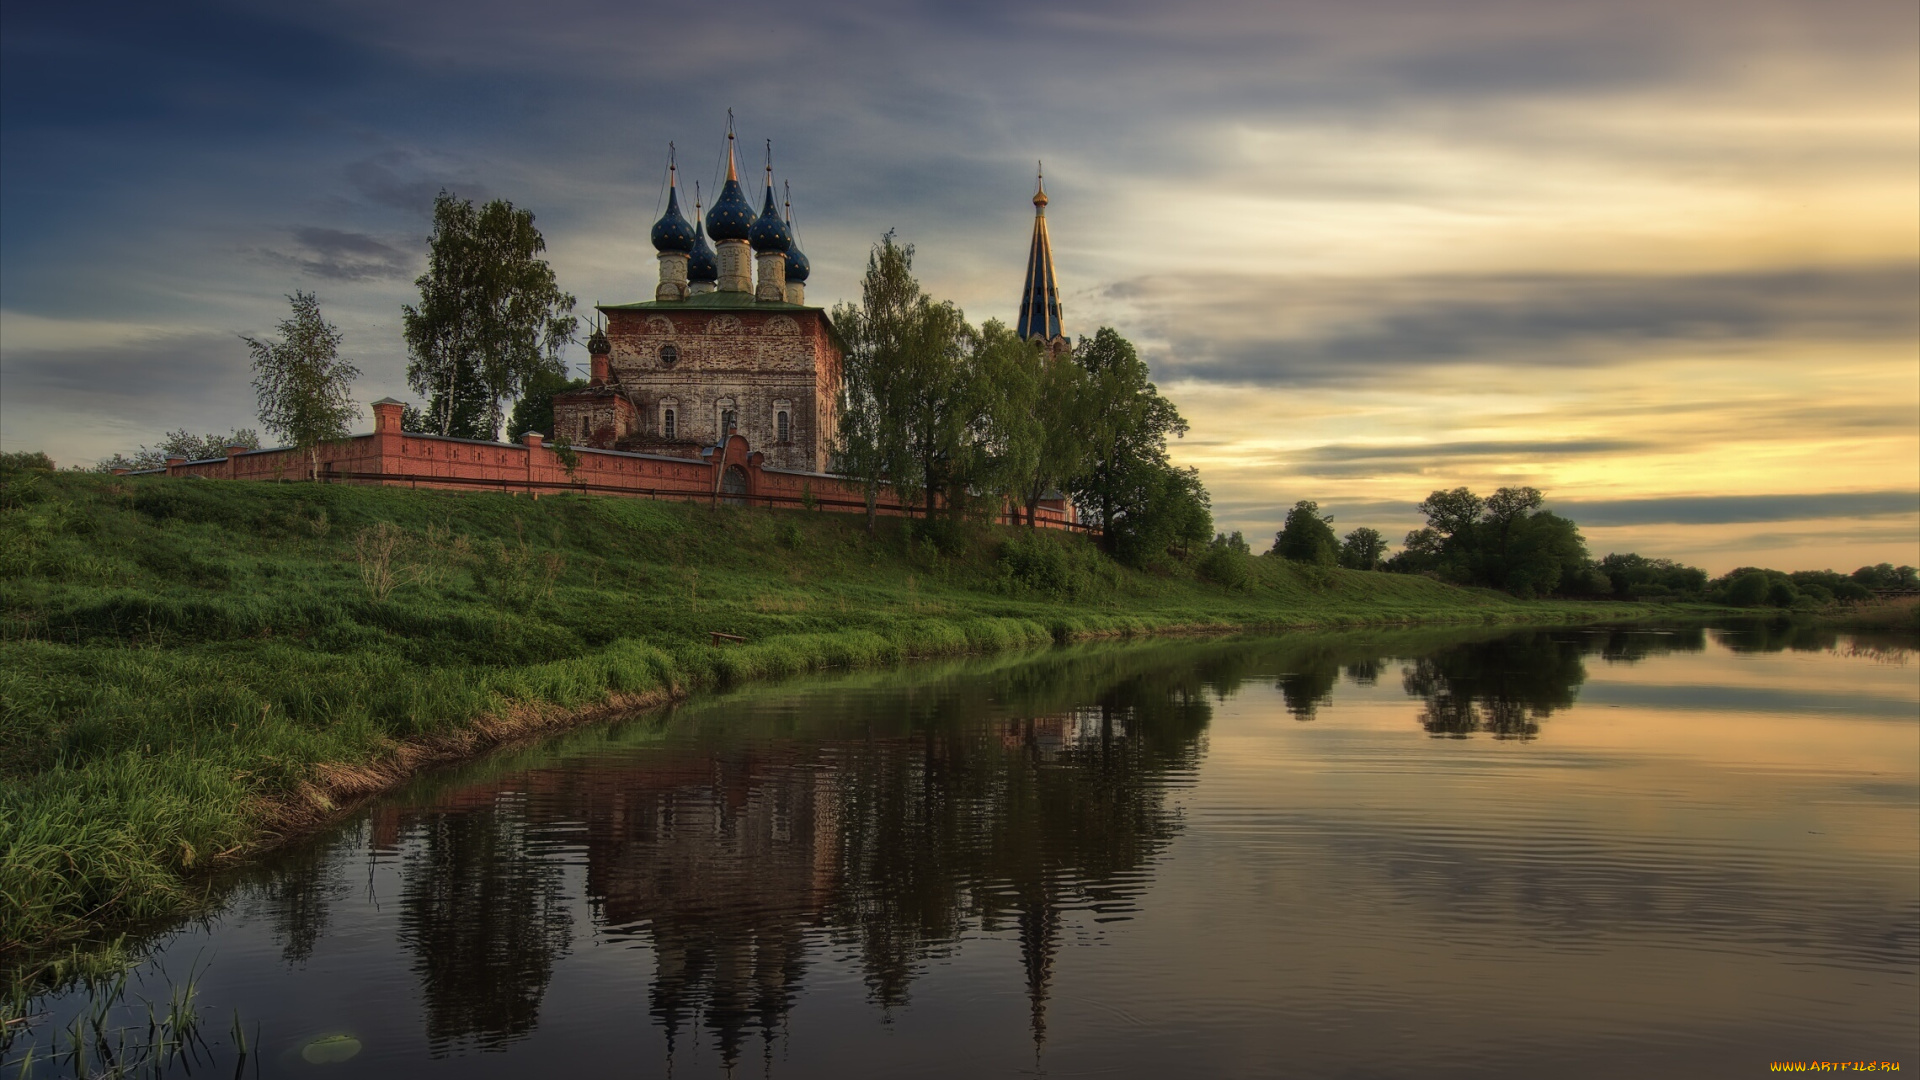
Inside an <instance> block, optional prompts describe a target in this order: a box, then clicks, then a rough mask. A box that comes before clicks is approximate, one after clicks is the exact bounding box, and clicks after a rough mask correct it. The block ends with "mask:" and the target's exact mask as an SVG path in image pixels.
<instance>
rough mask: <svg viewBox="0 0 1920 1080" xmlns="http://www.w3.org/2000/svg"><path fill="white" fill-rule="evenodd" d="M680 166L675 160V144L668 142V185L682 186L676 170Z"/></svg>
mask: <svg viewBox="0 0 1920 1080" xmlns="http://www.w3.org/2000/svg"><path fill="white" fill-rule="evenodd" d="M678 167H679V166H678V165H677V164H676V163H675V161H674V149H673V144H672V143H668V144H667V186H668V187H678V186H680V181H679V177H678V174H677V173H676V172H675V171H674V170H675V169H677V168H678Z"/></svg>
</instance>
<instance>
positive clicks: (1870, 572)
mask: <svg viewBox="0 0 1920 1080" xmlns="http://www.w3.org/2000/svg"><path fill="white" fill-rule="evenodd" d="M1545 504H1546V496H1545V495H1543V494H1542V493H1541V492H1540V491H1539V489H1537V488H1532V487H1503V488H1501V489H1499V490H1498V491H1496V492H1494V493H1493V494H1492V495H1490V496H1486V497H1484V498H1483V497H1481V496H1479V495H1476V494H1474V493H1473V492H1472V491H1471V490H1470V489H1468V488H1465V487H1458V488H1453V489H1451V490H1447V491H1435V492H1433V493H1431V494H1429V495H1428V496H1427V497H1426V498H1425V499H1423V500H1422V501H1421V502H1420V503H1419V504H1418V505H1417V507H1416V509H1418V510H1419V511H1420V513H1421V514H1422V515H1423V516H1424V517H1425V518H1426V519H1427V523H1426V525H1424V526H1423V527H1421V528H1418V529H1414V530H1412V531H1410V532H1408V533H1407V535H1406V538H1405V539H1404V540H1403V541H1402V546H1401V550H1400V551H1399V552H1397V553H1394V554H1392V555H1391V556H1389V555H1388V553H1387V552H1388V545H1387V543H1386V539H1385V537H1383V536H1382V535H1381V534H1380V531H1379V530H1377V529H1372V528H1365V527H1362V528H1358V529H1354V530H1353V531H1351V532H1349V533H1347V534H1346V536H1345V537H1339V536H1337V535H1336V534H1335V532H1334V529H1333V517H1332V515H1323V514H1322V513H1321V512H1320V506H1319V504H1318V503H1317V502H1314V501H1312V500H1308V499H1303V500H1301V501H1299V502H1297V503H1295V504H1294V505H1293V508H1292V509H1291V510H1289V511H1288V512H1287V516H1286V520H1285V523H1284V524H1283V526H1282V527H1281V529H1280V531H1279V532H1277V533H1275V534H1274V541H1273V547H1272V548H1271V549H1270V550H1269V552H1268V554H1269V555H1272V556H1275V557H1277V558H1284V559H1289V560H1291V561H1294V562H1299V563H1307V564H1311V565H1319V566H1342V567H1345V568H1347V569H1350V570H1378V571H1383V572H1386V573H1398V574H1425V575H1428V576H1430V577H1434V578H1438V579H1439V580H1442V581H1446V582H1450V583H1452V584H1456V585H1467V586H1476V587H1481V588H1490V589H1499V590H1500V591H1502V592H1507V593H1511V594H1513V595H1515V596H1519V597H1522V598H1529V597H1535V596H1561V597H1566V598H1570V599H1581V598H1585V599H1618V600H1665V599H1676V600H1700V601H1707V602H1711V603H1719V604H1726V605H1729V606H1732V607H1773V608H1793V607H1809V606H1824V605H1827V604H1831V603H1835V602H1841V603H1855V602H1858V601H1862V600H1867V599H1870V598H1872V597H1873V596H1875V595H1878V594H1883V593H1888V592H1913V591H1920V570H1916V569H1915V568H1914V567H1911V566H1894V565H1893V564H1891V563H1880V564H1878V565H1874V566H1862V567H1860V568H1859V569H1857V570H1855V571H1854V572H1853V573H1851V574H1841V573H1838V572H1836V571H1833V570H1796V571H1792V572H1787V571H1782V570H1771V569H1767V568H1765V567H1757V566H1742V567H1737V568H1735V569H1733V570H1730V571H1728V572H1727V573H1725V574H1722V575H1720V576H1719V577H1716V578H1710V577H1709V576H1708V574H1707V572H1706V571H1705V570H1703V569H1701V568H1700V567H1697V566H1688V565H1686V564H1684V563H1680V562H1677V561H1675V560H1673V559H1659V558H1647V557H1646V556H1643V555H1639V554H1637V553H1633V552H1628V553H1626V554H1615V553H1610V554H1608V555H1606V556H1605V557H1604V558H1600V559H1594V558H1593V557H1592V556H1591V555H1590V554H1589V553H1588V550H1587V543H1586V538H1585V537H1583V536H1581V534H1580V529H1579V526H1578V525H1576V524H1575V523H1574V522H1573V521H1571V520H1569V519H1567V518H1565V517H1562V516H1561V515H1559V514H1556V513H1554V512H1553V511H1551V510H1548V509H1546V508H1545ZM1239 536H1240V534H1239V533H1235V534H1233V536H1231V537H1217V538H1216V539H1215V541H1214V547H1216V548H1221V549H1225V548H1231V547H1232V546H1234V545H1235V544H1236V543H1237V544H1238V545H1239V547H1240V548H1241V549H1242V550H1246V544H1245V541H1244V540H1240V539H1239Z"/></svg>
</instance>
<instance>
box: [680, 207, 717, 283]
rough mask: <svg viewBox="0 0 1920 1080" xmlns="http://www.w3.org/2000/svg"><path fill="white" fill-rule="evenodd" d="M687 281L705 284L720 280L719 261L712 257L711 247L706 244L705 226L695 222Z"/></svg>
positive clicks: (688, 261)
mask: <svg viewBox="0 0 1920 1080" xmlns="http://www.w3.org/2000/svg"><path fill="white" fill-rule="evenodd" d="M696 216H698V215H696ZM687 280H688V281H707V282H717V281H719V280H720V260H719V259H718V258H716V257H714V254H713V245H712V244H709V243H707V230H706V226H704V225H702V224H701V223H699V222H695V223H694V226H693V254H692V256H691V257H690V258H688V259H687Z"/></svg>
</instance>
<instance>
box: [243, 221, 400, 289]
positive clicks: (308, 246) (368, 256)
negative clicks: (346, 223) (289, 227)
mask: <svg viewBox="0 0 1920 1080" xmlns="http://www.w3.org/2000/svg"><path fill="white" fill-rule="evenodd" d="M293 240H294V244H295V248H294V250H292V251H278V250H274V249H271V248H268V249H263V250H262V251H261V254H262V255H264V256H266V257H267V258H268V259H271V260H273V261H275V262H280V263H284V264H287V265H290V266H293V267H295V268H296V269H298V270H300V271H301V272H302V273H305V274H311V275H312V276H314V277H318V278H325V279H327V280H329V281H370V280H382V279H390V278H407V277H412V276H413V267H414V260H415V256H414V255H413V254H412V253H410V252H406V251H402V250H401V249H400V248H398V247H395V246H394V245H392V244H389V243H387V242H386V241H384V240H381V239H378V238H376V237H373V236H369V235H367V234H366V233H360V232H349V231H347V230H344V229H328V228H322V227H320V226H318V225H303V226H301V227H299V228H296V229H294V230H293Z"/></svg>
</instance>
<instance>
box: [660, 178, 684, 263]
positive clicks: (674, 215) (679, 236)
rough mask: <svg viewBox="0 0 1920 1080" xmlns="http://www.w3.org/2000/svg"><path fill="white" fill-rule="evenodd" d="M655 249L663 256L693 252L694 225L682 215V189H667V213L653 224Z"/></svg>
mask: <svg viewBox="0 0 1920 1080" xmlns="http://www.w3.org/2000/svg"><path fill="white" fill-rule="evenodd" d="M653 249H654V250H655V251H658V252H660V253H661V254H662V255H665V254H667V253H668V252H672V251H678V252H681V253H683V254H684V253H686V252H689V251H692V250H693V225H692V224H691V223H689V222H688V221H687V219H686V217H685V216H684V215H683V214H681V213H680V189H679V188H677V187H668V188H667V212H666V213H665V214H662V215H661V216H660V220H659V221H656V222H654V223H653Z"/></svg>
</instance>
